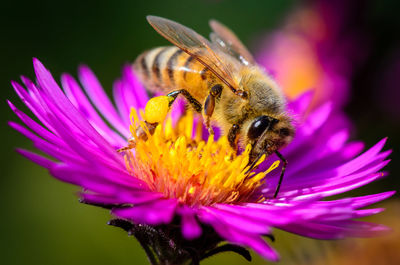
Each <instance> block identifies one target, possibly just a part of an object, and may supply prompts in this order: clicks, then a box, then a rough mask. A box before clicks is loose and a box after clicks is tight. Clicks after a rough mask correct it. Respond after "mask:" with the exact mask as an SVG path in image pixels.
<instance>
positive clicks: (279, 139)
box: [246, 115, 294, 161]
mask: <svg viewBox="0 0 400 265" xmlns="http://www.w3.org/2000/svg"><path fill="white" fill-rule="evenodd" d="M293 135H294V128H293V126H292V124H291V121H290V119H289V118H288V117H287V116H284V115H281V116H280V117H276V118H274V117H271V116H268V115H262V116H258V117H257V118H255V119H254V120H253V121H251V123H250V125H249V126H248V130H247V135H246V136H247V137H246V138H247V143H250V144H251V145H252V149H251V152H250V161H252V160H254V159H256V158H257V157H258V156H259V155H260V154H263V153H265V154H266V155H267V156H268V155H270V154H272V153H274V152H275V151H277V150H278V149H280V148H281V147H283V146H285V145H287V144H288V143H289V142H290V141H291V140H292V138H293Z"/></svg>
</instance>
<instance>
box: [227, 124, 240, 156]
mask: <svg viewBox="0 0 400 265" xmlns="http://www.w3.org/2000/svg"><path fill="white" fill-rule="evenodd" d="M239 132H240V126H239V125H237V124H234V125H232V127H231V128H230V129H229V132H228V141H229V144H230V146H231V147H232V149H233V150H235V151H236V148H237V140H238V136H239Z"/></svg>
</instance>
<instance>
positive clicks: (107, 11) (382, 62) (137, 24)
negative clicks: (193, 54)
mask: <svg viewBox="0 0 400 265" xmlns="http://www.w3.org/2000/svg"><path fill="white" fill-rule="evenodd" d="M329 2H335V3H334V4H333V3H329ZM399 10H400V9H399V4H398V3H397V2H396V1H395V0H381V1H372V0H370V1H367V0H365V1H352V0H349V1H341V0H339V1H322V0H320V1H318V0H314V1H294V0H280V1H272V0H270V1H252V0H247V1H227V0H219V1H217V0H215V1H212V0H203V1H200V0H197V1H189V0H186V1H178V0H176V1H165V0H164V1H162V0H160V1H150V0H149V1H137V2H135V1H128V0H126V1H118V0H114V1H74V0H71V1H18V2H17V1H5V2H3V3H2V8H1V11H0V12H1V16H0V25H1V26H0V29H1V41H0V47H1V49H0V50H1V52H2V57H1V58H2V63H1V66H0V69H1V72H0V85H1V87H2V89H1V100H2V104H1V105H0V108H1V115H2V116H1V124H2V126H1V138H2V148H1V163H2V164H1V169H2V170H1V172H2V173H1V178H0V196H1V204H2V210H1V219H0V222H1V223H0V229H1V231H0V233H1V236H0V238H1V242H0V244H1V245H0V256H1V263H2V264H42V265H47V264H59V265H62V264H96V265H102V264H119V265H122V264H147V260H146V257H145V254H144V252H143V251H142V250H141V249H140V247H139V244H138V243H137V242H136V240H135V239H134V238H130V237H128V236H127V235H126V234H125V233H124V232H123V231H122V230H119V229H117V228H114V227H109V226H107V225H106V223H107V221H108V220H109V219H110V215H109V214H108V212H107V211H105V210H103V209H100V208H96V207H92V206H87V205H82V204H80V203H78V198H77V196H76V192H77V191H78V188H77V187H73V186H71V185H68V184H65V183H61V182H59V181H56V180H55V179H53V178H52V177H50V176H49V174H48V173H47V172H46V171H45V170H44V169H42V168H40V167H39V166H37V165H35V164H33V163H31V162H29V161H27V160H26V159H24V158H22V157H20V156H19V155H17V154H16V153H15V152H14V148H15V147H17V146H18V147H23V148H28V149H29V148H31V145H30V142H29V141H28V140H26V139H25V138H24V137H22V136H21V135H19V134H18V133H16V132H14V131H13V130H11V129H10V128H9V127H8V126H7V125H6V121H8V120H14V121H17V118H16V117H15V116H14V115H13V113H12V112H11V110H10V109H9V108H8V106H7V104H6V102H5V100H6V99H10V100H11V101H13V102H14V103H16V104H17V106H19V107H21V108H22V109H23V110H26V109H24V108H23V104H22V103H21V102H20V101H19V100H18V99H17V96H16V95H15V93H14V91H13V89H12V87H11V85H10V80H12V79H13V80H18V79H19V75H21V74H24V75H27V76H28V77H30V78H33V69H32V60H31V58H32V57H37V58H39V59H40V60H41V61H42V62H43V63H44V64H45V66H46V67H48V68H49V69H50V70H51V72H52V73H53V75H54V77H55V78H56V79H57V80H59V76H60V74H61V73H62V72H69V73H71V74H73V75H75V76H76V69H77V67H78V65H79V64H81V63H84V64H87V65H89V66H90V67H91V68H92V69H93V71H94V72H95V73H96V74H97V76H98V78H99V80H100V81H101V83H102V84H103V86H104V87H105V88H106V90H107V91H108V92H111V87H112V83H113V80H115V79H116V78H117V77H119V75H120V69H121V67H122V66H123V65H124V64H125V63H129V62H132V61H133V60H134V59H135V57H136V56H137V55H138V54H139V53H140V52H142V51H144V50H146V49H149V48H152V47H155V46H159V45H167V42H166V41H165V40H164V39H163V38H162V37H160V36H159V35H158V34H157V33H156V32H155V31H154V30H153V29H152V28H151V27H150V26H149V25H148V24H147V22H146V20H145V16H146V15H148V14H153V15H159V16H163V17H167V18H170V19H173V20H176V21H178V22H181V23H182V24H184V25H187V26H189V27H191V28H194V29H195V30H196V31H198V32H199V33H201V34H202V35H205V36H208V34H209V31H210V30H209V27H208V20H209V19H211V18H216V19H218V20H220V21H221V22H223V23H224V24H226V25H228V26H229V27H230V28H232V29H233V30H234V31H235V32H236V33H237V35H238V36H239V37H240V38H241V40H242V41H243V42H244V43H245V44H246V45H247V46H248V47H249V49H250V51H252V52H253V53H254V54H255V55H256V58H257V59H258V60H259V62H260V63H263V64H264V66H265V67H267V69H268V70H270V71H271V73H273V74H274V73H275V74H276V76H277V78H278V80H279V81H280V82H281V83H282V84H284V85H285V86H288V87H289V86H290V84H292V85H293V84H295V85H294V87H296V89H295V91H294V90H293V91H291V93H293V95H292V96H293V97H294V96H295V95H296V94H298V93H300V92H301V91H303V90H304V88H305V87H315V88H316V89H318V88H319V89H324V91H329V95H330V96H333V97H334V96H335V95H336V96H337V95H338V94H340V95H345V96H344V97H343V98H340V100H339V102H340V104H339V105H342V106H344V110H345V112H346V113H347V114H348V115H349V117H350V119H351V120H352V121H353V122H354V130H353V132H352V138H353V139H359V140H362V141H364V142H365V143H366V146H367V147H371V146H372V145H373V144H375V143H376V142H377V141H379V140H380V139H381V138H383V137H386V136H387V137H389V139H388V143H387V145H386V148H387V149H393V153H392V155H391V159H392V162H391V163H390V164H389V166H387V167H386V170H387V171H389V172H390V174H389V176H388V177H387V178H386V179H384V180H381V181H378V182H375V183H372V184H370V185H368V186H367V187H363V188H361V189H358V190H357V191H355V192H354V194H366V193H369V192H381V191H387V190H399V187H400V162H399V161H400V152H399V146H400V106H399V105H400V85H399V84H400V39H399V38H400V35H399V33H400V16H399V14H398V11H399ZM293 34H294V35H295V36H296V37H297V38H300V39H301V40H302V41H303V43H305V46H300V45H299V46H296V47H306V48H304V49H299V50H296V49H294V50H293V51H289V50H290V49H283V50H282V47H287V42H285V41H283V42H281V39H282V38H281V37H282V36H283V39H284V40H285V38H286V39H288V40H291V39H292V38H291V36H292V35H293ZM289 44H290V42H289ZM289 46H290V45H289ZM292 47H293V46H292ZM301 56H302V57H301ZM286 59H288V60H286ZM292 59H293V60H292ZM281 62H282V63H281ZM299 62H300V63H299ZM282 65H283V66H282ZM275 68H277V69H275ZM296 70H299V71H300V70H301V71H302V72H300V73H301V74H299V72H298V71H296ZM280 71H281V72H280ZM327 73H328V74H327ZM296 74H297V76H296ZM298 75H300V76H298ZM324 80H325V81H326V80H328V81H329V80H330V81H332V80H336V81H335V82H336V83H335V82H323V81H324ZM337 80H339V81H337ZM332 84H334V85H332ZM335 84H337V85H338V87H335ZM339 87H340V90H339ZM286 89H288V88H287V87H286ZM330 89H331V90H330ZM339 91H340V92H339ZM317 93H321V92H317ZM322 94H323V93H322ZM322 97H323V96H321V98H322ZM315 104H318V102H316V103H315ZM349 195H353V194H349ZM394 197H395V198H398V195H395V196H394ZM395 198H393V199H391V201H390V202H388V203H386V204H387V205H388V206H387V207H389V209H388V210H387V211H386V212H384V213H382V214H380V215H379V216H376V217H373V218H371V220H373V221H377V222H382V223H385V224H387V225H392V226H395V225H396V224H397V228H396V227H394V229H395V231H397V233H396V232H395V233H393V234H392V236H389V237H382V238H378V239H363V240H346V241H338V242H333V243H330V242H321V241H313V240H306V239H302V238H300V237H296V236H293V235H288V234H286V233H282V232H278V234H277V242H276V243H274V244H273V245H274V246H275V247H277V248H278V250H279V251H280V252H281V253H282V256H283V257H284V258H283V259H282V261H281V264H347V263H346V257H348V256H352V255H349V253H353V256H354V253H363V254H362V255H364V256H365V257H367V260H369V261H374V263H371V264H400V261H399V255H400V254H399V253H397V252H398V250H396V247H394V246H396V244H397V243H398V244H397V247H398V246H400V243H399V233H398V230H396V229H400V227H399V224H398V223H400V222H399V221H400V220H399V217H400V206H399V204H398V203H397V202H396V201H395ZM381 206H382V205H381ZM383 207H386V206H385V204H383ZM396 240H397V241H396ZM382 242H384V243H382ZM349 246H350V247H349ZM378 246H381V248H379V247H378ZM382 246H387V247H384V248H383V247H382ZM346 251H347V252H346ZM357 251H358V252H357ZM346 253H347V254H346ZM360 255H361V254H360ZM368 255H369V256H368ZM374 255H375V256H374ZM338 257H340V258H341V260H339V259H338ZM368 257H370V258H368ZM377 257H379V258H378V259H377V260H376V259H374V258H377ZM253 258H254V262H253V263H252V264H267V262H266V261H264V260H262V259H261V258H259V257H257V255H254V256H253ZM396 258H397V261H396ZM327 260H329V261H330V262H331V263H328V262H327ZM221 262H229V263H230V264H247V262H246V261H245V260H243V259H242V258H241V257H238V256H235V255H234V254H222V255H220V256H218V257H213V258H210V259H209V260H207V261H206V262H204V264H220V263H221ZM348 264H350V261H349V262H348ZM359 264H367V263H363V262H361V263H360V262H359ZM368 264H369V263H368Z"/></svg>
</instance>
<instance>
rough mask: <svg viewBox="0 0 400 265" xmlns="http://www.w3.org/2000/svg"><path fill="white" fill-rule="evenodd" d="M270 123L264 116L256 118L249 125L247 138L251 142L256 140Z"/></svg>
mask: <svg viewBox="0 0 400 265" xmlns="http://www.w3.org/2000/svg"><path fill="white" fill-rule="evenodd" d="M270 123H271V119H270V118H269V117H267V116H265V115H263V116H260V117H257V118H256V119H255V120H254V121H253V123H252V124H251V125H250V129H249V131H248V132H247V137H249V138H250V139H252V140H254V139H257V138H258V137H259V136H260V135H261V134H262V133H263V132H264V131H265V130H266V129H267V128H268V127H269V126H270Z"/></svg>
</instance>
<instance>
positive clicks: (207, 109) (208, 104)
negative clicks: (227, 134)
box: [203, 84, 222, 134]
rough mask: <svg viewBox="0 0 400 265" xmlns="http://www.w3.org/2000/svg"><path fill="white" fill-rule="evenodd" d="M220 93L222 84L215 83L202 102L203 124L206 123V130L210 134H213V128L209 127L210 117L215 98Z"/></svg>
mask: <svg viewBox="0 0 400 265" xmlns="http://www.w3.org/2000/svg"><path fill="white" fill-rule="evenodd" d="M221 93H222V85H220V84H216V85H215V86H213V87H212V88H211V89H210V93H209V94H208V96H207V98H206V101H205V102H204V112H203V118H204V124H205V125H206V127H207V129H208V132H209V133H210V134H214V131H213V129H212V128H211V124H210V118H211V116H212V114H213V113H214V108H215V99H216V98H218V97H219V96H221Z"/></svg>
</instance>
